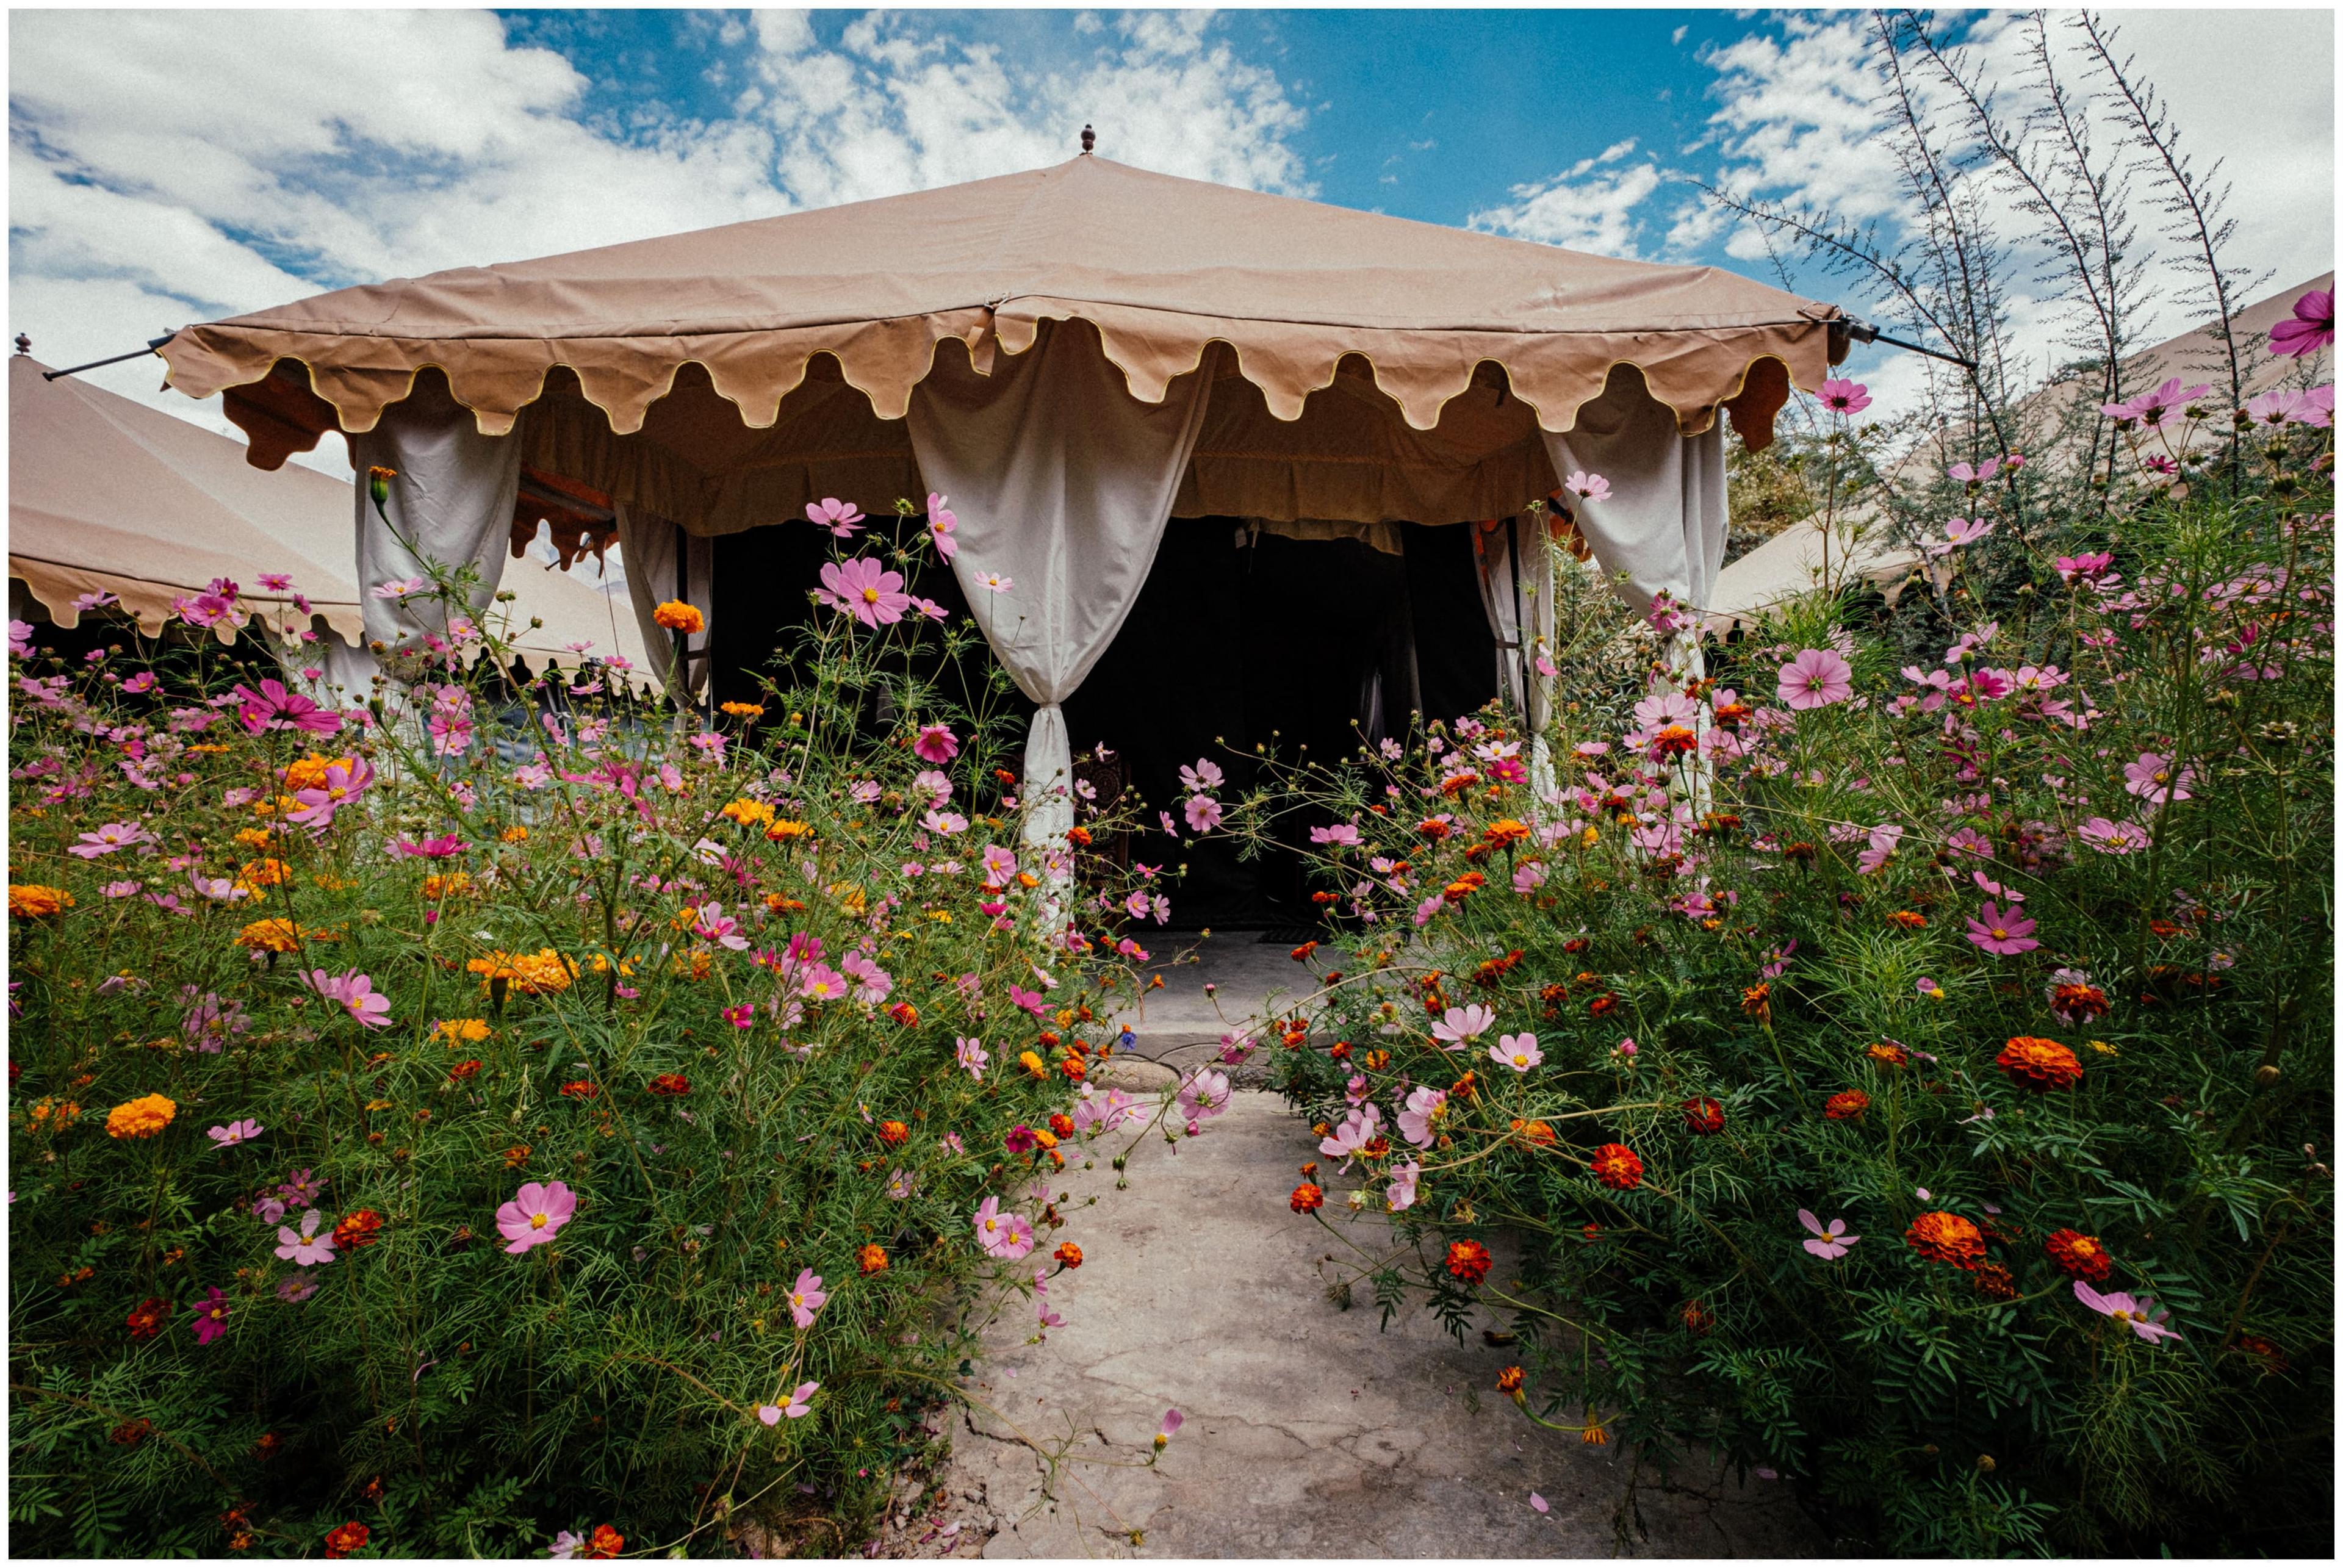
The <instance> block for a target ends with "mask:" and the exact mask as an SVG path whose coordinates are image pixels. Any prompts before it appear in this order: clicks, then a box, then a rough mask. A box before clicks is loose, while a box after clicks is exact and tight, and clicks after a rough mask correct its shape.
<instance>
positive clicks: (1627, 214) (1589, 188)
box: [1467, 136, 1662, 258]
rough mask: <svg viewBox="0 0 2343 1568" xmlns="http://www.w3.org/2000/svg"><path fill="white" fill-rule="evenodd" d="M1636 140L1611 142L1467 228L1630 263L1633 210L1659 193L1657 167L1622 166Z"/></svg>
mask: <svg viewBox="0 0 2343 1568" xmlns="http://www.w3.org/2000/svg"><path fill="white" fill-rule="evenodd" d="M1634 150H1635V138H1634V137H1633V136H1630V137H1628V138H1627V139H1626V140H1625V141H1622V142H1614V143H1612V144H1611V145H1610V146H1607V147H1605V148H1604V149H1603V150H1602V151H1601V152H1599V153H1596V154H1594V156H1591V157H1584V158H1581V159H1579V160H1578V161H1577V162H1576V163H1574V164H1573V165H1571V166H1570V167H1568V168H1566V169H1564V171H1563V172H1562V173H1561V174H1559V175H1556V176H1554V178H1553V179H1550V180H1544V181H1541V182H1538V183H1535V184H1531V185H1522V186H1514V187H1513V196H1514V198H1515V199H1514V200H1513V201H1512V202H1510V203H1508V204H1506V205H1505V206H1495V207H1490V208H1487V209H1485V210H1483V211H1481V212H1476V213H1474V214H1473V216H1472V217H1471V218H1470V219H1468V220H1467V222H1468V223H1469V225H1470V226H1472V227H1473V228H1477V229H1485V230H1487V231H1488V232H1490V233H1493V234H1503V235H1511V236H1513V237H1514V238H1516V239H1534V240H1537V241H1539V242H1541V243H1543V244H1545V245H1558V246H1564V247H1566V248H1568V249H1571V250H1585V251H1593V252H1594V253H1595V254H1597V255H1600V256H1626V257H1629V258H1633V257H1634V256H1636V254H1637V252H1636V236H1637V235H1638V234H1640V233H1641V232H1642V229H1643V224H1642V223H1641V221H1640V220H1638V219H1637V218H1636V216H1635V209H1636V208H1638V207H1640V206H1643V204H1644V199H1645V198H1646V197H1648V196H1651V194H1652V193H1653V192H1654V191H1655V190H1657V189H1659V187H1660V181H1661V178H1662V176H1661V174H1660V170H1659V166H1658V165H1656V164H1654V163H1652V162H1651V161H1649V160H1648V159H1647V160H1645V161H1644V162H1642V163H1639V164H1634V165H1628V166H1624V167H1623V166H1620V165H1621V162H1622V160H1623V159H1624V158H1625V157H1626V156H1628V155H1629V154H1630V153H1633V152H1634Z"/></svg>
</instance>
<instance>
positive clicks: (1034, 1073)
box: [1017, 1050, 1050, 1078]
mask: <svg viewBox="0 0 2343 1568" xmlns="http://www.w3.org/2000/svg"><path fill="white" fill-rule="evenodd" d="M1017 1065H1018V1066H1020V1067H1021V1068H1023V1069H1024V1070H1025V1071H1026V1073H1027V1074H1028V1075H1029V1076H1031V1077H1033V1078H1047V1077H1049V1076H1050V1066H1049V1063H1047V1062H1045V1061H1043V1060H1041V1057H1040V1056H1038V1055H1036V1054H1035V1053H1034V1052H1032V1051H1030V1050H1021V1051H1019V1052H1018V1053H1017Z"/></svg>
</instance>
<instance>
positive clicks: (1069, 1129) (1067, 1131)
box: [1050, 1111, 1074, 1138]
mask: <svg viewBox="0 0 2343 1568" xmlns="http://www.w3.org/2000/svg"><path fill="white" fill-rule="evenodd" d="M1050 1131H1052V1132H1054V1133H1056V1134H1057V1135H1058V1136H1059V1137H1061V1138H1071V1137H1072V1136H1073V1135H1074V1119H1073V1118H1072V1117H1071V1116H1069V1115H1067V1114H1066V1113H1065V1112H1064V1111H1051V1113H1050Z"/></svg>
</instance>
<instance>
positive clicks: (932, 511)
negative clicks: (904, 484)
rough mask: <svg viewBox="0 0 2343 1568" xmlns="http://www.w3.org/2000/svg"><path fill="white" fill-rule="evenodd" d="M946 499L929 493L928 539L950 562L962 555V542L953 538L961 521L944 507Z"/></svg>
mask: <svg viewBox="0 0 2343 1568" xmlns="http://www.w3.org/2000/svg"><path fill="white" fill-rule="evenodd" d="M945 499H946V498H944V497H942V496H939V495H937V494H936V493H935V492H934V491H932V490H930V491H929V492H928V537H929V538H931V539H933V540H935V542H936V554H937V555H939V556H940V557H942V558H944V559H945V560H950V559H951V558H953V557H954V556H956V555H958V554H960V541H959V540H958V539H956V538H953V537H952V530H954V529H955V528H959V527H960V519H959V518H956V517H954V516H953V515H952V511H951V508H950V507H947V506H946V505H944V501H945ZM936 618H937V619H939V620H941V619H942V618H943V617H942V616H941V615H940V614H939V615H938V616H937V617H936Z"/></svg>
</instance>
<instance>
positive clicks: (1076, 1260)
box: [1050, 1241, 1082, 1269]
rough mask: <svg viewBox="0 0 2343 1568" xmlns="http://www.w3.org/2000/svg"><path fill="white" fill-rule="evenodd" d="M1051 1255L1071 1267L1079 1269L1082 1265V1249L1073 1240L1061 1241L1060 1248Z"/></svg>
mask: <svg viewBox="0 0 2343 1568" xmlns="http://www.w3.org/2000/svg"><path fill="white" fill-rule="evenodd" d="M1050 1255H1051V1257H1053V1258H1055V1259H1057V1260H1058V1261H1059V1262H1061V1263H1062V1264H1063V1265H1065V1266H1066V1267H1067V1268H1069V1269H1079V1268H1081V1266H1082V1250H1081V1248H1080V1247H1077V1246H1075V1245H1074V1244H1073V1243H1072V1242H1071V1241H1061V1242H1059V1243H1058V1250H1057V1251H1054V1252H1052V1253H1051V1254H1050Z"/></svg>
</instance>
